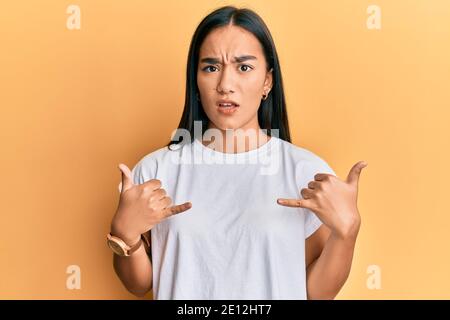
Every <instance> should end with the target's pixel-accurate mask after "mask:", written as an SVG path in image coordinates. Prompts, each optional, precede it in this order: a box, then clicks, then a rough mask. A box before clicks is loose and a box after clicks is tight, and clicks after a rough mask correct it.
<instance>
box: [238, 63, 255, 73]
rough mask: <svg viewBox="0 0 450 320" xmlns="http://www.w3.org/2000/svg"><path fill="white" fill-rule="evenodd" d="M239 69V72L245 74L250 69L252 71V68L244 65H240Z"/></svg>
mask: <svg viewBox="0 0 450 320" xmlns="http://www.w3.org/2000/svg"><path fill="white" fill-rule="evenodd" d="M239 68H241V70H242V71H244V72H247V71H248V70H251V69H252V67H250V66H248V65H246V64H243V65H241V66H240V67H239ZM242 68H246V69H245V70H243V69H242Z"/></svg>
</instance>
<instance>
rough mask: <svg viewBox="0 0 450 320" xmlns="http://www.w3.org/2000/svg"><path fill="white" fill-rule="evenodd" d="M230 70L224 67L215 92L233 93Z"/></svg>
mask: <svg viewBox="0 0 450 320" xmlns="http://www.w3.org/2000/svg"><path fill="white" fill-rule="evenodd" d="M231 71H232V70H231V69H230V68H227V67H224V68H223V71H222V74H221V75H220V79H219V83H218V84H217V91H218V92H219V93H229V92H234V91H233V75H232V72H231Z"/></svg>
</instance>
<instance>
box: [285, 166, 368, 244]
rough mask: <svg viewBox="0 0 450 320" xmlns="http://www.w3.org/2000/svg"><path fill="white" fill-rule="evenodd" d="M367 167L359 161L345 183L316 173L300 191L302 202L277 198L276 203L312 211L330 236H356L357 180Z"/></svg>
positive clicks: (358, 218) (336, 178)
mask: <svg viewBox="0 0 450 320" xmlns="http://www.w3.org/2000/svg"><path fill="white" fill-rule="evenodd" d="M366 166H367V163H366V162H364V161H359V162H357V163H356V164H355V165H353V167H352V168H351V169H350V172H349V174H348V176H347V180H346V181H342V180H341V179H339V178H338V177H336V176H334V175H332V174H327V173H318V174H316V175H315V176H314V181H310V182H309V183H308V188H303V189H301V195H302V196H303V199H282V198H280V199H278V200H277V203H278V204H280V205H283V206H287V207H300V208H306V209H309V210H311V211H313V212H314V213H315V214H316V215H317V217H318V218H319V219H320V220H321V221H322V222H323V223H324V224H325V225H326V226H327V227H329V228H330V230H331V231H332V233H334V234H335V235H337V236H339V237H342V238H349V237H350V238H352V237H356V236H357V234H358V231H359V226H360V224H361V217H360V215H359V211H358V207H357V197H358V181H359V176H360V174H361V170H362V169H363V168H365V167H366Z"/></svg>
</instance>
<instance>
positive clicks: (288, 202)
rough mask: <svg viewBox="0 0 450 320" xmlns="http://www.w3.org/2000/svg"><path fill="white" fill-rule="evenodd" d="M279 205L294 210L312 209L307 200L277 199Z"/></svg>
mask: <svg viewBox="0 0 450 320" xmlns="http://www.w3.org/2000/svg"><path fill="white" fill-rule="evenodd" d="M277 203H278V204H279V205H282V206H285V207H292V208H310V205H309V201H308V200H307V199H283V198H280V199H277Z"/></svg>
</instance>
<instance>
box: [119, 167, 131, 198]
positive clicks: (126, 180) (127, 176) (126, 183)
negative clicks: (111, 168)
mask: <svg viewBox="0 0 450 320" xmlns="http://www.w3.org/2000/svg"><path fill="white" fill-rule="evenodd" d="M119 170H120V171H121V172H122V187H121V190H122V191H121V192H124V191H126V190H128V189H130V188H131V187H132V186H133V185H134V183H133V178H132V177H131V170H130V169H129V168H128V167H127V166H126V165H124V164H122V163H120V164H119Z"/></svg>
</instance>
